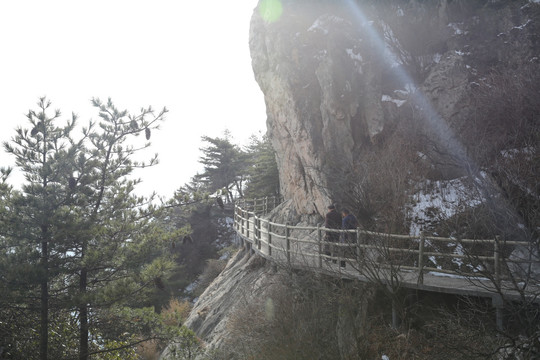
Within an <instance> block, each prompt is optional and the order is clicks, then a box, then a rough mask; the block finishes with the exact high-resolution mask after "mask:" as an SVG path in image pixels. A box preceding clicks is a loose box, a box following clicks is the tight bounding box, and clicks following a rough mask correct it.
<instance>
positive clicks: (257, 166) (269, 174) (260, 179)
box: [246, 135, 280, 199]
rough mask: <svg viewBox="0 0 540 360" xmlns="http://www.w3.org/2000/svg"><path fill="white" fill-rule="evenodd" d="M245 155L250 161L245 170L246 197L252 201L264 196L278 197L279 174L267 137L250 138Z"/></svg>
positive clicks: (272, 149)
mask: <svg viewBox="0 0 540 360" xmlns="http://www.w3.org/2000/svg"><path fill="white" fill-rule="evenodd" d="M246 153H247V154H248V155H249V159H250V161H249V164H250V167H249V168H248V169H247V175H248V176H249V181H248V183H247V188H246V197H248V198H253V199H256V198H261V197H265V196H276V197H278V196H279V194H280V192H279V172H278V167H277V162H276V154H275V151H274V148H273V147H272V143H271V142H270V138H269V137H268V135H264V136H263V137H262V138H258V137H256V136H252V137H251V143H250V145H249V146H248V147H247V149H246Z"/></svg>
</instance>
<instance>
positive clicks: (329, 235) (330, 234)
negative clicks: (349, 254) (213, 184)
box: [324, 204, 342, 263]
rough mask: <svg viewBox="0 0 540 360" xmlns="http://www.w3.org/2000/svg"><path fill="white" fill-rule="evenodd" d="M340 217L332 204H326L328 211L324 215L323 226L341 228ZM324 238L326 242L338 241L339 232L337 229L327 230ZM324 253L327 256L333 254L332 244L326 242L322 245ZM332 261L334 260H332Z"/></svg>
mask: <svg viewBox="0 0 540 360" xmlns="http://www.w3.org/2000/svg"><path fill="white" fill-rule="evenodd" d="M341 223H342V219H341V216H340V215H339V213H338V212H337V210H336V206H335V205H334V204H331V205H328V212H327V213H326V216H325V221H324V227H325V228H327V229H332V230H338V229H340V228H341ZM325 240H326V242H328V243H337V242H339V232H338V231H327V232H326V236H325ZM324 253H325V254H326V255H328V256H334V254H335V250H334V246H333V245H332V244H326V245H325V247H324ZM332 261H333V262H334V263H335V262H336V260H332Z"/></svg>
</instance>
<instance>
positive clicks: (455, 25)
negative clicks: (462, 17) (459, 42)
mask: <svg viewBox="0 0 540 360" xmlns="http://www.w3.org/2000/svg"><path fill="white" fill-rule="evenodd" d="M461 26H463V23H449V24H448V27H449V28H452V29H453V30H454V35H464V34H467V31H463V30H461Z"/></svg>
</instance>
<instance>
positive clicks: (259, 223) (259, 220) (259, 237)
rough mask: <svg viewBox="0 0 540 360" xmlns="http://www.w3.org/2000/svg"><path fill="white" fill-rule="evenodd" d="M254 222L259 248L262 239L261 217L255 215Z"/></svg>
mask: <svg viewBox="0 0 540 360" xmlns="http://www.w3.org/2000/svg"><path fill="white" fill-rule="evenodd" d="M255 219H256V220H255V223H256V224H257V232H256V234H257V248H258V249H259V250H261V247H262V239H261V219H260V218H259V217H255Z"/></svg>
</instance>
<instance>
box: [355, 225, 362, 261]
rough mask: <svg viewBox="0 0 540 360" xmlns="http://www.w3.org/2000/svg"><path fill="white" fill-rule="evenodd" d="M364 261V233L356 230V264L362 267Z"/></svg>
mask: <svg viewBox="0 0 540 360" xmlns="http://www.w3.org/2000/svg"><path fill="white" fill-rule="evenodd" d="M361 261H362V233H361V232H360V229H358V228H356V262H357V264H358V267H360V264H361Z"/></svg>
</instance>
